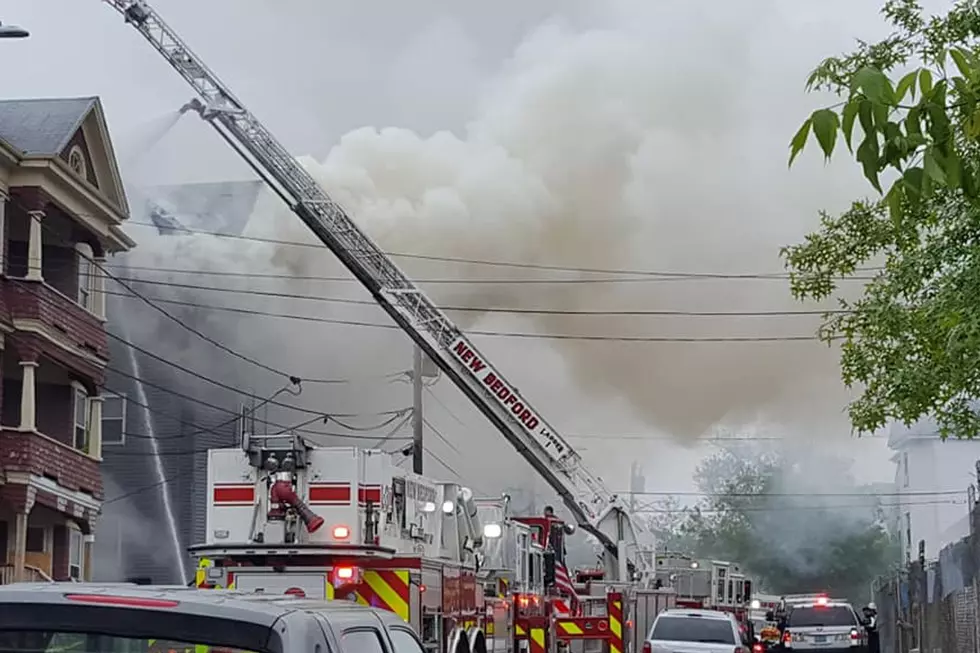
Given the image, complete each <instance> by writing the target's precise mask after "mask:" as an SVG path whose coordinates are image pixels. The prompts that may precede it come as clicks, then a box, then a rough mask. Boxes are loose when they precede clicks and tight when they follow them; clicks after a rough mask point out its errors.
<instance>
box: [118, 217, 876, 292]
mask: <svg viewBox="0 0 980 653" xmlns="http://www.w3.org/2000/svg"><path fill="white" fill-rule="evenodd" d="M127 225H132V226H136V227H150V228H153V229H157V230H159V228H160V227H159V226H158V225H156V224H154V223H152V222H140V221H135V220H130V221H128V222H127ZM180 234H191V235H197V236H211V237H214V238H229V239H233V240H245V241H249V242H258V243H266V244H271V245H285V246H290V247H305V248H311V249H327V247H326V245H324V244H322V243H312V242H301V241H295V240H280V239H276V238H263V237H260V236H246V235H244V234H227V233H219V232H216V231H207V230H203V229H190V228H187V227H181V228H180V229H175V230H174V235H180ZM385 253H386V254H387V255H388V256H391V257H395V258H408V259H417V260H423V261H439V262H444V263H457V264H465V265H483V266H491V267H500V268H516V269H524V270H546V271H552V272H576V273H586V274H616V275H629V276H650V277H664V278H691V279H693V278H703V279H786V278H788V274H787V273H785V272H781V273H768V274H766V273H741V274H739V273H720V272H673V271H671V272H668V271H656V270H634V269H623V268H618V269H617V268H591V267H580V266H567V265H555V264H545V263H520V262H516V261H494V260H488V259H473V258H465V257H457V256H437V255H434V254H419V253H415V252H397V251H386V252H385ZM881 269H882V268H880V267H867V268H858V269H856V270H855V271H856V272H870V271H878V270H881ZM848 278H853V277H848ZM872 278H873V277H872Z"/></svg>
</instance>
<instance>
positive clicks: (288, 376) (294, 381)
mask: <svg viewBox="0 0 980 653" xmlns="http://www.w3.org/2000/svg"><path fill="white" fill-rule="evenodd" d="M10 201H11V202H13V203H14V204H15V205H16V206H18V207H19V208H20V209H21V210H22V211H24V212H25V213H29V212H30V209H29V208H28V207H26V206H24V205H23V204H21V203H20V202H19V201H17V200H16V199H13V198H11V200H10ZM39 224H40V226H41V228H42V229H43V230H44V231H46V232H48V233H49V234H51V235H52V236H54V237H55V238H57V239H58V240H59V241H61V242H62V243H63V244H65V245H68V246H71V247H74V245H75V243H71V242H69V241H67V240H66V239H65V238H64V237H63V236H62V235H61V234H60V233H58V232H57V231H55V230H54V229H52V228H51V227H50V226H48V225H47V224H45V223H44V221H43V220H42V221H41V222H40V223H39ZM85 258H86V260H87V261H88V262H89V264H90V265H92V266H93V267H94V268H96V269H98V270H100V271H101V272H102V273H103V274H104V275H105V276H106V277H107V278H109V279H113V280H114V281H115V282H116V283H118V284H119V285H120V286H122V287H123V288H125V289H126V290H127V291H129V292H130V293H131V294H132V295H133V296H135V297H137V298H138V299H140V300H141V301H142V302H143V303H144V304H146V305H147V306H149V307H151V308H152V309H153V310H155V311H157V312H158V313H160V314H161V315H163V316H164V317H166V318H167V319H168V320H170V321H171V322H173V323H174V324H177V325H178V326H180V327H181V328H182V329H184V330H186V331H187V332H188V333H192V334H194V335H195V336H197V337H198V338H200V339H202V340H204V341H205V342H208V343H210V344H211V345H213V346H215V347H217V348H218V349H220V350H222V351H224V352H225V353H227V354H230V355H232V356H234V357H235V358H238V359H240V360H242V361H245V362H247V363H250V364H252V365H254V366H256V367H258V368H260V369H264V370H266V371H268V372H272V373H274V374H277V375H279V376H281V377H283V378H285V379H287V380H289V382H290V383H292V384H293V385H299V382H300V381H301V380H302V379H301V378H300V377H297V376H295V375H292V374H289V373H287V372H284V371H283V370H280V369H277V368H275V367H272V366H270V365H266V364H265V363H263V362H261V361H258V360H256V359H254V358H252V357H251V356H248V355H246V354H242V353H241V352H238V351H236V350H234V349H232V348H231V347H228V346H227V345H225V344H223V343H221V342H220V341H218V340H216V339H215V338H212V337H211V336H209V335H207V334H206V333H204V332H202V331H200V330H198V329H195V328H194V327H192V326H191V325H189V324H187V323H186V322H184V321H182V320H181V319H180V318H178V317H176V316H175V315H172V314H171V313H169V312H167V311H166V310H165V309H163V308H161V307H160V306H157V305H156V304H154V303H153V302H152V301H151V300H150V299H148V298H146V297H144V296H143V295H141V294H140V293H139V292H137V291H136V290H134V289H133V288H132V287H130V286H128V285H127V284H126V283H125V282H123V281H120V280H118V279H116V278H115V277H114V276H113V274H112V273H111V272H109V271H108V270H107V269H106V268H105V266H103V265H100V264H99V263H98V262H97V261H95V259H94V257H90V256H86V257H85ZM307 381H308V382H309V383H318V382H320V381H321V379H308V380H307Z"/></svg>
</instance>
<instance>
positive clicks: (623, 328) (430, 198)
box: [251, 25, 843, 438]
mask: <svg viewBox="0 0 980 653" xmlns="http://www.w3.org/2000/svg"><path fill="white" fill-rule="evenodd" d="M730 36H731V35H730ZM733 38H735V37H733ZM744 38H746V39H747V35H744ZM724 45H725V47H727V48H732V49H733V54H735V55H738V56H741V57H747V56H748V51H747V48H748V43H747V42H746V41H741V40H740V38H735V40H734V42H732V41H729V42H727V43H725V44H724ZM658 54H659V53H658V52H657V48H656V47H655V46H651V45H650V44H649V43H648V42H647V41H646V40H645V39H644V38H642V35H640V34H631V33H629V32H626V31H616V30H608V31H592V32H585V33H575V32H570V31H567V30H565V29H562V28H560V27H558V26H554V25H551V26H547V27H545V28H542V29H540V30H539V31H537V32H535V33H534V34H533V35H532V36H531V37H530V38H529V39H528V40H527V41H526V42H525V43H524V44H523V45H522V46H521V47H520V48H519V49H518V51H517V52H516V53H515V55H514V57H513V59H512V60H511V61H509V62H508V64H507V65H506V67H505V68H504V70H503V72H502V74H501V76H500V77H499V78H498V79H497V80H496V81H495V83H494V84H492V85H491V86H490V89H489V91H488V93H487V95H486V98H485V101H484V102H483V104H482V106H481V110H480V112H479V114H478V116H477V117H476V119H475V120H473V121H472V122H471V123H470V124H469V125H468V126H467V128H466V130H465V133H464V134H462V135H461V136H457V135H454V134H451V133H448V132H440V133H436V134H434V135H432V136H430V137H422V136H420V135H418V134H416V133H414V132H412V131H409V130H404V129H394V128H389V129H383V130H380V131H379V130H376V129H373V128H365V129H361V130H358V131H355V132H352V133H350V134H348V135H347V136H345V137H344V138H343V139H342V140H341V142H340V143H339V144H338V145H337V146H336V147H335V148H334V149H333V150H332V151H331V152H330V154H329V155H328V156H327V158H326V160H325V161H323V162H322V163H315V162H313V161H307V162H306V164H307V167H308V168H309V170H310V171H311V172H312V173H313V174H314V176H315V177H316V178H317V179H318V180H319V181H320V182H321V183H322V185H323V186H324V187H325V188H326V189H327V190H328V191H329V192H331V193H332V194H333V195H334V197H335V198H336V199H338V200H339V201H340V202H341V203H342V204H343V205H344V206H346V207H347V209H348V210H349V211H350V212H351V214H352V215H353V216H355V217H356V219H357V220H358V221H359V222H360V224H362V225H363V226H364V228H365V229H366V230H367V231H368V233H370V234H371V235H372V236H374V237H375V238H376V239H377V240H378V241H379V242H380V243H381V244H382V246H384V247H385V248H387V249H389V250H394V251H400V252H417V253H425V254H433V255H444V256H452V257H457V258H465V259H476V260H492V261H509V262H516V263H522V264H532V265H544V266H567V267H571V268H587V269H613V270H644V271H659V272H664V273H667V274H661V275H657V274H653V275H646V278H643V279H639V278H638V277H637V276H636V275H626V276H627V277H628V278H627V279H626V281H624V282H622V283H560V284H551V285H548V284H537V285H535V284H518V283H510V284H496V285H494V284H474V285H456V286H445V285H443V286H429V287H428V289H429V290H430V292H431V293H432V294H433V295H434V296H435V297H436V299H437V300H438V301H439V302H442V303H445V304H449V305H454V306H473V307H490V308H492V309H496V310H503V309H507V308H514V309H517V310H518V311H521V310H529V309H543V310H545V311H552V312H553V313H552V314H549V315H539V316H532V317H526V318H525V319H516V318H511V319H507V320H502V319H500V318H499V316H498V315H496V314H495V315H493V316H489V315H481V314H480V313H479V312H462V313H459V312H455V313H453V315H454V316H455V317H456V318H457V319H458V320H459V321H460V323H461V324H463V325H464V326H466V327H473V328H478V329H479V328H486V326H487V325H489V324H493V325H495V326H496V327H497V328H498V329H499V328H504V329H507V328H508V327H509V328H511V329H513V330H517V331H535V332H539V333H552V334H554V333H557V334H564V335H585V336H596V335H599V336H601V337H606V338H617V337H624V338H636V337H640V338H643V337H654V338H658V337H659V338H666V339H668V340H670V339H686V338H726V337H728V338H732V337H734V338H740V337H741V338H750V339H751V338H763V339H765V338H777V339H778V338H782V337H799V336H811V335H813V334H814V332H815V330H816V327H817V325H818V318H815V317H813V316H809V317H808V316H792V317H787V316H783V317H771V316H769V317H761V316H751V317H735V316H727V317H726V316H713V317H691V316H670V317H663V316H660V317H649V316H637V315H628V316H616V315H600V316H582V315H574V313H575V312H577V311H603V310H608V311H624V310H627V311H629V310H633V311H657V310H660V311H681V312H684V311H686V312H699V311H719V312H725V311H728V312H738V311H744V312H752V311H763V312H764V311H778V310H787V309H793V308H797V309H798V308H800V306H798V305H797V304H795V303H794V302H793V301H792V300H791V298H790V297H789V295H788V291H787V289H786V282H785V281H780V280H758V279H756V280H746V279H737V280H735V279H728V280H720V279H704V278H701V279H690V278H688V279H678V278H677V277H676V276H671V275H677V273H680V272H711V273H719V274H725V273H730V274H739V273H742V274H744V273H747V272H748V273H752V272H755V273H762V274H772V273H778V272H779V271H780V262H779V259H778V247H779V246H780V245H781V244H784V243H788V242H791V239H794V238H796V237H798V235H799V234H798V231H799V229H798V228H799V226H800V225H804V224H807V223H809V222H811V221H812V217H813V215H812V213H811V212H810V211H811V209H812V207H813V206H814V205H813V203H812V200H813V198H807V197H801V196H792V197H791V196H789V195H787V194H786V193H785V190H782V191H774V192H770V188H772V187H773V186H774V185H775V184H776V183H777V182H776V180H779V182H780V183H781V182H783V181H784V180H785V178H784V176H783V175H784V174H785V173H784V170H783V169H784V167H785V163H784V161H785V158H784V154H783V152H782V151H780V150H781V149H782V148H780V149H779V150H777V149H775V148H773V147H771V144H772V143H780V145H782V141H784V140H785V138H784V135H783V134H781V133H776V134H773V133H770V131H769V130H768V129H767V128H766V127H767V125H765V124H760V123H759V122H749V123H748V124H746V122H745V121H746V120H747V119H750V117H751V114H752V113H753V112H754V111H755V108H754V107H751V106H744V107H741V106H739V105H738V104H732V105H731V106H727V107H726V106H724V103H725V102H726V101H727V100H728V99H729V98H730V95H729V94H730V93H731V92H733V91H734V90H736V89H734V88H732V87H731V86H730V85H729V84H728V82H727V81H726V78H725V77H724V76H723V75H722V74H720V73H721V71H713V72H715V73H718V77H716V78H715V80H716V82H717V85H716V86H714V87H710V86H709V88H708V90H707V91H705V90H704V86H703V85H704V83H705V82H707V79H700V78H697V77H695V78H693V79H692V78H690V77H684V78H680V79H678V78H675V77H674V76H673V75H668V76H667V77H666V78H665V75H664V74H663V72H662V71H663V63H664V62H663V60H662V58H661V57H660V56H657V55H658ZM743 63H744V61H743ZM790 195H791V194H790ZM251 228H252V233H254V234H256V235H263V236H272V237H277V238H284V237H285V238H287V239H290V240H294V239H305V240H311V237H310V236H309V234H307V233H306V231H305V227H303V226H302V225H301V224H298V223H297V221H296V220H295V218H294V217H293V216H292V215H290V214H288V213H286V212H283V211H280V212H278V213H274V214H259V215H256V216H255V217H254V218H253V221H252V225H251ZM275 261H276V263H278V264H281V265H283V266H285V267H287V268H288V269H289V270H290V271H292V272H294V273H296V274H297V275H311V274H316V273H324V272H325V271H326V270H327V269H328V268H329V263H328V257H326V256H324V253H323V252H321V251H317V250H309V249H306V250H303V249H297V248H294V247H288V248H283V249H282V250H281V251H279V252H278V253H277V255H276V258H275ZM404 265H405V267H407V268H408V269H409V270H410V271H411V272H412V273H414V274H415V276H432V274H431V270H432V269H433V268H432V267H431V266H424V265H422V264H418V263H416V264H414V265H413V264H412V262H411V261H408V262H406V263H404ZM425 271H430V273H429V274H428V275H425V274H424V272H425ZM452 274H453V275H454V276H457V277H460V278H464V279H467V278H468V279H486V278H497V279H500V278H510V279H512V280H513V279H516V278H524V279H526V278H528V277H536V278H539V279H540V278H551V279H555V278H559V279H563V280H580V281H585V280H588V279H595V278H599V277H604V278H608V277H610V276H611V275H610V274H608V273H606V274H601V273H586V272H569V273H561V274H558V273H555V272H551V273H547V272H545V273H542V272H540V271H537V272H536V271H533V270H527V269H514V268H499V267H497V268H495V267H488V266H479V265H469V266H463V267H458V268H456V269H454V270H453V272H452ZM613 276H616V275H613ZM618 276H620V277H621V278H622V277H623V275H618ZM641 276H642V275H641ZM638 279H639V280H638ZM810 308H813V307H810ZM563 311H565V312H566V313H562V312H563ZM552 346H554V347H556V348H558V349H559V350H560V351H561V353H562V355H563V357H564V359H565V360H566V362H567V364H568V366H569V371H570V373H571V374H572V376H573V378H574V379H575V381H576V382H577V383H578V384H579V385H580V387H581V388H582V389H583V391H585V392H586V393H587V394H589V395H590V396H593V397H595V396H606V397H618V398H626V399H627V400H628V402H629V404H630V406H631V407H632V410H633V411H635V412H636V413H637V414H638V415H639V416H640V417H641V418H642V419H643V420H644V421H645V422H646V423H648V424H649V425H650V426H652V427H655V428H658V429H661V430H663V431H666V432H668V433H670V434H673V435H676V436H678V437H683V438H690V437H694V436H697V435H700V434H702V433H703V432H704V431H705V430H706V429H708V428H710V427H711V426H712V425H713V424H716V423H718V422H720V421H723V420H751V419H754V418H756V417H757V416H758V412H759V411H762V412H764V413H772V412H774V411H780V410H781V408H785V407H787V406H792V410H793V411H794V412H795V411H797V410H798V409H799V408H801V407H803V406H804V405H806V404H810V405H812V398H813V397H814V395H819V396H821V397H822V398H823V399H825V400H826V401H827V403H825V404H822V406H821V407H820V409H819V410H821V411H823V412H824V413H825V414H826V413H827V412H830V413H839V410H840V408H841V407H842V405H843V397H842V394H841V392H840V388H839V383H838V381H837V373H836V370H835V364H836V357H835V354H834V352H832V351H828V349H827V348H826V347H822V346H820V345H818V344H815V343H806V342H718V343H682V342H656V343H625V342H621V343H616V342H608V341H606V342H596V341H588V340H584V341H583V340H558V341H555V342H553V343H552ZM532 396H533V394H532ZM806 421H809V419H807V420H806Z"/></svg>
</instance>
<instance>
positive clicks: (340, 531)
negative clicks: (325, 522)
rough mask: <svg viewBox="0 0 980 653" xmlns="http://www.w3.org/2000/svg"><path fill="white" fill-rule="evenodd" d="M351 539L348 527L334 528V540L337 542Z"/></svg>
mask: <svg viewBox="0 0 980 653" xmlns="http://www.w3.org/2000/svg"><path fill="white" fill-rule="evenodd" d="M349 537H350V529H349V528H347V527H346V526H343V525H341V526H334V527H333V539H335V540H346V539H347V538H349Z"/></svg>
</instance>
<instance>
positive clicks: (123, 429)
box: [102, 392, 129, 447]
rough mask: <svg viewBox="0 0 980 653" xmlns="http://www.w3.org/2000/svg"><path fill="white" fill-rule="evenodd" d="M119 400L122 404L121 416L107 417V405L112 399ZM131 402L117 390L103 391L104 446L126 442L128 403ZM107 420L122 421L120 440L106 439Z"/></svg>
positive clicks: (116, 445) (115, 445)
mask: <svg viewBox="0 0 980 653" xmlns="http://www.w3.org/2000/svg"><path fill="white" fill-rule="evenodd" d="M115 400H119V404H120V406H121V410H120V412H121V416H120V417H106V414H105V407H106V404H108V403H109V402H110V401H115ZM128 403H129V400H128V399H127V397H126V395H124V394H119V393H117V392H103V393H102V446H103V447H104V446H106V445H109V446H114V447H118V446H122V445H124V444H126V405H127V404H128ZM106 422H122V425H121V428H120V429H119V432H120V436H119V437H120V439H119V440H106V429H105V425H106Z"/></svg>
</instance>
